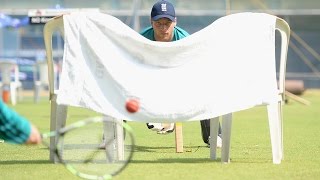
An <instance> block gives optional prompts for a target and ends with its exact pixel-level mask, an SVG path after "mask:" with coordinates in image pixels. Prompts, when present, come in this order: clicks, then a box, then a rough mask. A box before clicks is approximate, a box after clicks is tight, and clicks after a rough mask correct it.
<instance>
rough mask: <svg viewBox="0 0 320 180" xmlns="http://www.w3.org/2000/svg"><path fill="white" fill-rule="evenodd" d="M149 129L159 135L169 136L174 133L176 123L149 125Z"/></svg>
mask: <svg viewBox="0 0 320 180" xmlns="http://www.w3.org/2000/svg"><path fill="white" fill-rule="evenodd" d="M147 127H148V128H149V129H151V130H152V131H157V133H158V134H169V133H172V132H173V131H174V123H147Z"/></svg>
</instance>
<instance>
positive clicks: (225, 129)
mask: <svg viewBox="0 0 320 180" xmlns="http://www.w3.org/2000/svg"><path fill="white" fill-rule="evenodd" d="M231 125H232V113H229V114H226V115H223V116H222V148H221V162H222V163H229V162H230V143H231Z"/></svg>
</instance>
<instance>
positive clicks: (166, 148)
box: [134, 145, 209, 153]
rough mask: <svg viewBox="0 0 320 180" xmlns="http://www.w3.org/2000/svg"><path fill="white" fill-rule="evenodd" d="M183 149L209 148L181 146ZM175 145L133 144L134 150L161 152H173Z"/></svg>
mask: <svg viewBox="0 0 320 180" xmlns="http://www.w3.org/2000/svg"><path fill="white" fill-rule="evenodd" d="M183 148H184V149H185V152H197V151H198V150H199V149H202V148H205V149H209V148H208V147H207V146H183ZM175 149H176V147H175V146H161V147H159V146H158V147H156V146H139V145H135V146H134V151H135V152H157V151H159V152H161V153H163V151H161V150H172V152H175Z"/></svg>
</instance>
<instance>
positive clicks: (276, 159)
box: [44, 16, 290, 164]
mask: <svg viewBox="0 0 320 180" xmlns="http://www.w3.org/2000/svg"><path fill="white" fill-rule="evenodd" d="M276 28H277V30H278V31H279V32H280V34H281V40H282V41H281V44H282V45H281V57H280V58H281V60H280V61H281V63H280V78H279V82H280V85H279V89H278V90H279V100H278V102H277V103H275V104H270V105H268V106H267V108H268V119H269V125H270V137H271V143H272V154H273V163H275V164H279V163H280V162H281V160H282V158H283V138H282V102H283V100H284V82H285V81H284V80H285V72H286V59H287V58H286V56H287V49H288V42H289V35H290V28H289V26H288V24H287V23H286V22H285V21H284V20H282V19H280V18H277V23H276ZM56 30H60V32H61V34H64V33H63V18H62V16H60V17H57V18H54V19H53V20H51V21H49V22H48V23H47V24H46V25H45V27H44V40H45V46H46V53H47V62H48V67H49V94H50V100H51V123H50V130H56V129H59V128H61V127H64V126H65V122H66V115H67V107H66V106H63V105H57V103H56V99H57V94H58V91H55V90H54V76H53V74H54V71H53V61H52V34H53V32H54V31H56ZM218 122H219V117H215V118H213V119H212V120H211V122H210V124H211V128H210V136H211V137H217V134H218V124H219V123H218ZM231 123H232V114H231V113H230V114H226V115H224V116H222V139H223V141H222V143H223V144H222V153H221V156H222V157H221V161H222V162H229V161H230V157H229V152H230V138H231ZM118 129H119V128H118ZM120 129H122V128H120ZM116 134H120V135H121V134H122V133H116ZM120 139H121V138H120ZM55 142H56V140H55V139H54V138H53V139H51V142H50V145H52V146H54V145H55ZM216 145H217V139H216V138H211V139H210V157H211V159H216ZM50 160H54V157H53V153H50Z"/></svg>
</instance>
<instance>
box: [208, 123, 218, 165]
mask: <svg viewBox="0 0 320 180" xmlns="http://www.w3.org/2000/svg"><path fill="white" fill-rule="evenodd" d="M218 130H219V117H215V118H212V119H210V138H209V143H210V159H212V160H216V159H217V152H216V151H217V136H218ZM212 137H214V138H212Z"/></svg>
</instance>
